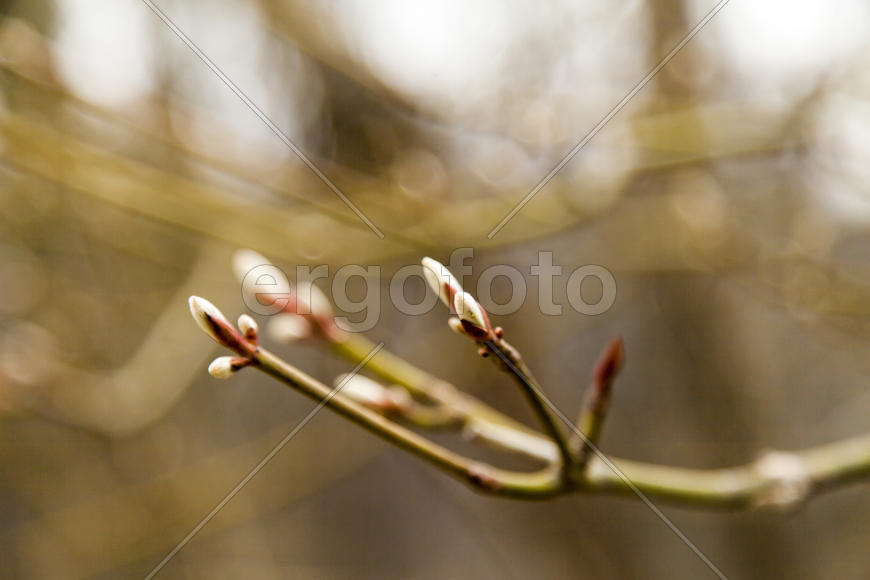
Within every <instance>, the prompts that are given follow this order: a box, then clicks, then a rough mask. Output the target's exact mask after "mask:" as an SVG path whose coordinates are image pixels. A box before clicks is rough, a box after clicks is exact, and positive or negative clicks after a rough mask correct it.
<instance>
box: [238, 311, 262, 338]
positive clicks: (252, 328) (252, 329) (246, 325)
mask: <svg viewBox="0 0 870 580" xmlns="http://www.w3.org/2000/svg"><path fill="white" fill-rule="evenodd" d="M237 324H238V326H239V330H241V331H242V334H244V335H245V338H247V339H248V340H256V339H257V333H258V332H259V327H258V326H257V321H256V320H254V319H253V318H251V317H250V316H249V315H247V314H242V315H241V316H239V320H238V323H237Z"/></svg>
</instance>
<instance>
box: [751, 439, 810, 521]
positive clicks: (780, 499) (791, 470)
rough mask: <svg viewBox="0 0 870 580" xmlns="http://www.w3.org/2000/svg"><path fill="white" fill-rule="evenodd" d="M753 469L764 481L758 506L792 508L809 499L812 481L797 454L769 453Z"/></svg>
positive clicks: (759, 459) (757, 500)
mask: <svg viewBox="0 0 870 580" xmlns="http://www.w3.org/2000/svg"><path fill="white" fill-rule="evenodd" d="M754 467H755V472H756V473H757V474H758V476H759V477H760V478H761V479H762V488H761V491H760V492H759V493H758V495H757V496H756V499H755V507H769V508H775V509H789V508H793V507H795V506H796V505H798V504H801V503H803V501H804V500H806V499H807V498H808V497H809V495H810V490H811V488H812V478H811V477H810V473H809V471H808V470H807V468H806V465H804V462H803V460H801V458H800V457H799V456H798V455H796V454H794V453H786V452H783V451H768V452H766V453H765V454H763V455H762V456H761V457H759V458H758V459H757V460H756V462H755V466H754Z"/></svg>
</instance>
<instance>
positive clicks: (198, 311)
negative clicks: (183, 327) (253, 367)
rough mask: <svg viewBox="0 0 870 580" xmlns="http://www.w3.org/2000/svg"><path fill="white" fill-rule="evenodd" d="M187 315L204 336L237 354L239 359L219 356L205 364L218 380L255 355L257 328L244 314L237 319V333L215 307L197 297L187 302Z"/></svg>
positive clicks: (254, 322) (244, 364) (224, 377)
mask: <svg viewBox="0 0 870 580" xmlns="http://www.w3.org/2000/svg"><path fill="white" fill-rule="evenodd" d="M188 304H189V305H190V314H191V316H193V319H194V320H195V321H196V323H197V324H198V325H199V327H200V328H201V329H202V330H203V332H205V333H206V334H207V335H209V336H210V337H212V338H213V339H214V340H215V341H216V342H217V343H218V344H221V345H223V346H225V347H227V348H228V349H230V350H234V351H236V352H237V353H238V354H239V356H220V357H218V358H216V359H214V360H213V361H212V362H211V364H210V365H208V372H209V374H211V376H213V377H215V378H218V379H227V378H229V377H231V376H232V375H233V374H234V373H236V372H237V371H238V370H239V369H243V368H245V367H246V366H248V365H250V364H251V362H252V358H253V356H254V354H255V353H256V352H257V341H258V339H259V336H258V335H259V328H258V327H257V322H256V321H255V320H254V319H253V318H251V317H250V316H249V315H247V314H242V315H241V316H239V319H238V322H237V325H238V330H237V329H236V328H235V327H233V325H232V324H230V322H229V321H228V320H227V318H226V317H225V316H224V315H223V313H222V312H221V311H220V310H218V308H217V306H215V305H214V304H212V303H211V302H209V301H208V300H206V299H205V298H200V297H199V296H191V297H190V298H189V299H188Z"/></svg>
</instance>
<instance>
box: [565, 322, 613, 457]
mask: <svg viewBox="0 0 870 580" xmlns="http://www.w3.org/2000/svg"><path fill="white" fill-rule="evenodd" d="M624 358H625V351H624V348H623V346H622V340H620V339H618V338H616V339H613V340H611V341H610V342H609V343H608V345H607V347H606V348H605V349H604V352H603V353H602V354H601V357H600V358H599V360H598V363H597V364H596V365H595V371H594V372H593V376H592V384H591V385H590V387H589V390H588V391H587V392H586V397H585V400H584V401H583V407H582V409H581V410H580V417H579V419H578V420H577V427H578V428H579V430H580V432H581V433H582V434H583V438H582V439H581V438H579V437H578V438H576V439H574V440H573V441H572V447H573V448H574V449H576V451H577V454H578V460H577V463H578V465H579V466H580V468H581V469H582V468H583V467H585V466H586V465H587V464H588V462H589V458H590V456H591V455H592V452H593V450H594V449H595V447H596V446H597V445H598V440H599V439H600V437H601V431H602V429H603V428H604V419H605V418H606V417H607V411H608V410H609V409H610V395H611V391H612V390H613V381H614V380H615V379H616V375H617V373H619V369H620V367H621V366H622V361H623V359H624Z"/></svg>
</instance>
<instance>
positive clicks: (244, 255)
mask: <svg viewBox="0 0 870 580" xmlns="http://www.w3.org/2000/svg"><path fill="white" fill-rule="evenodd" d="M263 265H271V262H269V260H267V259H266V258H265V256H262V255H260V254H258V253H257V252H255V251H254V250H249V249H247V248H245V249H241V250H237V251H236V252H235V253H234V254H233V273H234V274H235V275H236V278H238V279H239V281H240V282H241V281H242V280H244V279H245V276H246V275H247V274H248V272H250V271H251V270H253V269H254V268H256V267H257V266H263Z"/></svg>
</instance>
